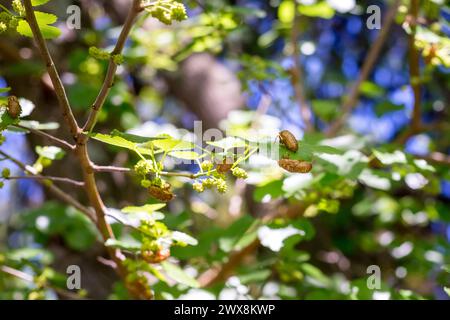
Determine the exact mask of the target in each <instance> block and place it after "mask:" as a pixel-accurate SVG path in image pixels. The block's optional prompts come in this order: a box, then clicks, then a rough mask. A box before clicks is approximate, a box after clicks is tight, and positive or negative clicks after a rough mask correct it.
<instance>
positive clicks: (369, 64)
mask: <svg viewBox="0 0 450 320" xmlns="http://www.w3.org/2000/svg"><path fill="white" fill-rule="evenodd" d="M400 2H401V1H400V0H395V2H394V3H393V4H392V6H391V8H390V9H389V11H388V13H387V14H386V17H385V21H384V25H383V26H382V28H381V30H380V32H379V34H378V37H377V39H376V40H375V42H374V43H373V45H372V47H371V48H370V50H369V53H368V54H367V57H366V59H365V61H364V64H363V66H362V68H361V72H360V73H359V76H358V79H357V80H356V82H355V83H354V84H353V86H352V89H351V91H350V94H349V95H348V97H347V98H346V99H345V100H344V103H343V106H342V115H341V116H340V117H339V118H338V119H337V120H336V121H335V122H333V123H332V124H331V125H330V127H329V128H328V130H327V132H326V135H327V136H328V137H331V136H334V135H335V134H336V133H337V132H338V131H339V130H340V129H341V128H342V126H343V125H344V123H345V121H346V120H347V118H348V117H349V116H350V114H351V112H352V110H353V108H354V107H355V106H356V104H357V103H358V100H359V96H360V89H361V85H362V84H363V83H364V81H366V80H367V78H368V77H369V75H370V73H371V72H372V69H373V67H374V66H375V63H376V61H377V59H378V56H379V55H380V52H381V49H382V48H383V45H384V43H385V42H386V39H387V38H388V35H389V30H390V28H391V26H392V24H393V22H394V20H395V16H396V14H397V10H398V7H399V5H400Z"/></svg>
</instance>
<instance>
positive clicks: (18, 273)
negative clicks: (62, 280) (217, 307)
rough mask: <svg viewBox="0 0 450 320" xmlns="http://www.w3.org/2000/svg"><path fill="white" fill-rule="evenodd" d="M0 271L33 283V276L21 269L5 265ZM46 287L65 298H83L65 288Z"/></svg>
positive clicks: (0, 267)
mask: <svg viewBox="0 0 450 320" xmlns="http://www.w3.org/2000/svg"><path fill="white" fill-rule="evenodd" d="M0 271H1V272H3V273H6V274H9V275H10V276H13V277H15V278H17V279H20V280H23V281H26V282H32V283H34V277H33V276H32V275H29V274H28V273H25V272H23V271H20V270H17V269H14V268H11V267H9V266H5V265H3V266H0ZM47 287H48V288H49V289H52V290H55V291H56V292H57V293H58V294H60V295H61V296H65V297H67V298H70V299H75V300H79V299H83V297H81V296H80V295H78V294H76V293H73V292H70V291H67V290H64V289H61V288H58V287H55V286H51V285H47Z"/></svg>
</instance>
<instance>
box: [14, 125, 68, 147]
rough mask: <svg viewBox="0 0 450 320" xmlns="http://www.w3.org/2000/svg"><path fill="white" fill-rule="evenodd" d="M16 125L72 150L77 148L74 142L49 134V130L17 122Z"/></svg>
mask: <svg viewBox="0 0 450 320" xmlns="http://www.w3.org/2000/svg"><path fill="white" fill-rule="evenodd" d="M15 126H16V127H17V128H21V129H24V130H28V131H30V132H31V133H34V134H35V135H38V136H41V137H44V138H46V139H48V140H50V141H52V142H54V143H56V144H58V145H59V146H60V147H62V148H64V149H67V150H70V151H73V150H74V149H75V146H74V145H72V144H70V143H68V142H67V141H64V140H62V139H60V138H57V137H55V136H52V135H51V134H48V133H47V132H44V131H41V130H38V129H34V128H30V127H26V126H22V125H20V124H16V125H15Z"/></svg>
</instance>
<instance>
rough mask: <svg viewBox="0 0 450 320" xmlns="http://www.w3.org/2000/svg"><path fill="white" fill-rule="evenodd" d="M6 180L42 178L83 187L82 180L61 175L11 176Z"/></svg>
mask: <svg viewBox="0 0 450 320" xmlns="http://www.w3.org/2000/svg"><path fill="white" fill-rule="evenodd" d="M6 179H7V180H25V179H30V180H44V183H45V181H49V182H50V181H55V182H63V183H68V184H72V185H74V186H77V187H80V188H82V187H84V182H83V181H76V180H72V179H69V178H62V177H52V176H41V175H33V176H11V177H8V178H6Z"/></svg>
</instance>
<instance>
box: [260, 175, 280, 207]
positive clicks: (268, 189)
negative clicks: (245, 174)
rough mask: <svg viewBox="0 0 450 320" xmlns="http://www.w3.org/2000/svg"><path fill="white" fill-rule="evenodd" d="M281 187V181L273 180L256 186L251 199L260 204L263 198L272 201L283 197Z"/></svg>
mask: <svg viewBox="0 0 450 320" xmlns="http://www.w3.org/2000/svg"><path fill="white" fill-rule="evenodd" d="M282 186H283V181H282V180H279V179H277V180H273V181H270V182H269V183H266V184H264V185H261V186H257V187H256V189H255V191H254V192H253V199H255V201H258V202H261V201H262V200H263V199H264V198H265V197H266V199H267V200H269V201H270V200H273V199H276V198H280V197H281V196H283V190H282V189H281V188H282Z"/></svg>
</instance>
